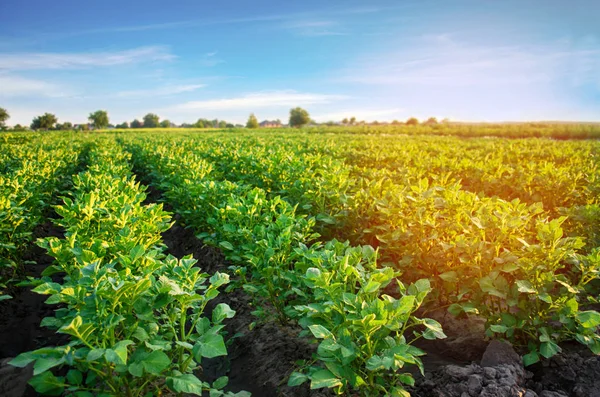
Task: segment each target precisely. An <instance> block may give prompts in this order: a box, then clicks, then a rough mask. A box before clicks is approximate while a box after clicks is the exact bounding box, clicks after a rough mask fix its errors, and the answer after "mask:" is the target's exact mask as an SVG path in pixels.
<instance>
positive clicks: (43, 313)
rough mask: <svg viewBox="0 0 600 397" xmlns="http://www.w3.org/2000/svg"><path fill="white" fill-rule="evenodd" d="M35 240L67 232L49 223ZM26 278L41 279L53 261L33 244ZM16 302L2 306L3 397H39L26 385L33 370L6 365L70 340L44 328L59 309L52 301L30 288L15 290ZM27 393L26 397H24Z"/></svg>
mask: <svg viewBox="0 0 600 397" xmlns="http://www.w3.org/2000/svg"><path fill="white" fill-rule="evenodd" d="M33 235H34V240H33V241H35V240H36V239H37V238H43V237H50V236H54V237H63V236H64V231H63V230H61V229H60V228H58V227H57V226H56V225H54V224H53V223H52V222H51V219H49V220H48V221H47V222H45V223H44V224H42V225H38V227H36V229H35V230H34V234H33ZM23 261H24V262H25V265H24V269H25V276H31V277H40V276H41V273H42V271H43V270H44V269H45V268H46V267H47V266H48V265H50V264H52V261H53V258H52V257H50V256H49V255H47V254H46V251H45V250H44V249H43V248H40V247H38V246H37V245H35V243H32V245H31V247H30V249H29V251H28V252H27V253H25V255H24V256H23ZM11 296H12V297H13V299H9V300H5V301H1V302H0V395H2V396H35V395H36V394H35V392H34V391H33V389H32V388H31V387H30V386H27V387H25V383H26V382H27V380H28V379H29V377H30V376H31V373H30V372H31V371H30V369H25V370H22V369H19V368H13V367H11V366H9V365H7V364H6V363H7V362H8V361H9V360H10V358H13V357H16V356H17V355H19V354H21V353H24V352H26V351H30V350H35V349H39V348H41V347H44V346H58V345H62V344H65V343H67V342H68V336H67V335H63V334H58V333H56V331H54V330H52V329H49V328H43V327H40V323H41V321H42V319H43V318H44V317H49V316H53V315H54V310H56V308H57V306H56V305H46V304H45V303H44V301H45V300H46V299H47V298H48V297H47V296H45V295H39V294H36V293H34V292H31V290H30V288H28V287H15V288H14V289H13V290H12V291H11ZM23 393H25V394H23Z"/></svg>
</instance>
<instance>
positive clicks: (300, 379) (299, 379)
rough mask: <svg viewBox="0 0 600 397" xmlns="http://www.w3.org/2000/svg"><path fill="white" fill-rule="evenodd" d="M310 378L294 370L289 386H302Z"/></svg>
mask: <svg viewBox="0 0 600 397" xmlns="http://www.w3.org/2000/svg"><path fill="white" fill-rule="evenodd" d="M307 380H308V376H306V375H304V374H301V373H300V372H292V374H291V375H290V379H289V380H288V386H291V387H293V386H300V385H301V384H303V383H304V382H306V381H307Z"/></svg>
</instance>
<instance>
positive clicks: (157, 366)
mask: <svg viewBox="0 0 600 397" xmlns="http://www.w3.org/2000/svg"><path fill="white" fill-rule="evenodd" d="M141 364H142V365H143V366H144V369H145V370H146V372H148V373H150V374H152V375H160V373H161V372H162V371H163V370H165V369H166V368H167V367H168V366H169V365H170V364H171V360H170V359H169V356H167V355H166V354H165V353H164V352H163V351H162V350H155V351H153V352H152V353H150V354H148V356H147V357H146V358H144V359H143V360H141Z"/></svg>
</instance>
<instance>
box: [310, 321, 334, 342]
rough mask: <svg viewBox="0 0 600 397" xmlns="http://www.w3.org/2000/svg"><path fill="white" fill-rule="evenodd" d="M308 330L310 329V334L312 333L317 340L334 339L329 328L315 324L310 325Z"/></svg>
mask: <svg viewBox="0 0 600 397" xmlns="http://www.w3.org/2000/svg"><path fill="white" fill-rule="evenodd" d="M308 328H309V329H310V332H312V334H313V335H314V336H315V338H318V339H324V338H333V334H332V333H331V332H329V330H328V329H327V328H325V327H323V326H322V325H319V324H313V325H309V326H308Z"/></svg>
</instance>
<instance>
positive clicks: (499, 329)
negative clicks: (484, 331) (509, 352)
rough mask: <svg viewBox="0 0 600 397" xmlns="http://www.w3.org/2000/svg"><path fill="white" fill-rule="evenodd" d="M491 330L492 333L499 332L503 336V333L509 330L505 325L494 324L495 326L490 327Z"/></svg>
mask: <svg viewBox="0 0 600 397" xmlns="http://www.w3.org/2000/svg"><path fill="white" fill-rule="evenodd" d="M490 329H491V330H492V331H494V332H497V333H500V334H503V333H505V332H506V331H508V328H507V327H506V326H504V325H501V324H493V325H490Z"/></svg>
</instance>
